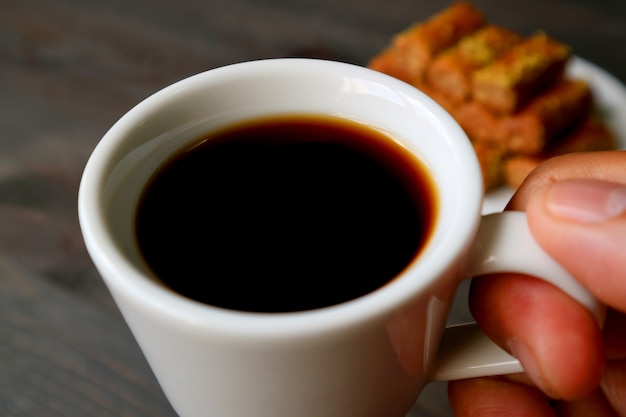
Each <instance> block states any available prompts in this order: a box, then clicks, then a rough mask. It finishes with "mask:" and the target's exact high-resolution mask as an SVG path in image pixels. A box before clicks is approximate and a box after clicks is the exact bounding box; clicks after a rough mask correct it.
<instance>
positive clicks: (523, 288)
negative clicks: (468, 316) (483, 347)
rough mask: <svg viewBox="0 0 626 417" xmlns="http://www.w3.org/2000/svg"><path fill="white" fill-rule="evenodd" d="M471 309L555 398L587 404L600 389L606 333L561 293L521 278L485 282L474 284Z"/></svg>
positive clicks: (503, 277) (502, 277)
mask: <svg viewBox="0 0 626 417" xmlns="http://www.w3.org/2000/svg"><path fill="white" fill-rule="evenodd" d="M470 309H471V311H472V314H473V315H474V317H475V318H476V320H477V322H478V323H479V324H480V326H481V327H482V328H483V330H484V332H485V333H486V334H487V335H488V336H489V337H490V338H492V339H493V340H494V341H495V342H496V343H497V344H498V345H500V346H502V347H503V348H504V349H507V350H508V351H509V352H511V353H512V354H513V355H514V356H515V357H517V358H518V359H519V360H520V362H521V363H522V366H523V367H524V369H525V371H526V373H527V374H528V377H529V378H530V379H531V380H532V381H533V382H534V383H535V384H536V385H537V386H538V387H540V388H541V389H542V390H543V391H544V392H545V393H546V394H547V395H549V396H550V397H552V398H562V399H573V398H581V397H583V396H585V395H587V394H588V393H590V392H592V391H594V390H595V389H596V388H597V386H598V385H599V383H600V380H601V377H602V369H603V363H604V356H603V353H604V352H603V348H602V335H601V333H600V330H599V328H598V326H597V324H596V322H595V319H594V318H593V316H592V315H591V314H590V313H589V312H588V311H587V310H585V309H584V308H583V307H581V306H580V305H579V304H578V303H577V302H576V301H574V300H573V299H572V298H570V297H569V296H568V295H566V294H565V293H563V292H562V291H560V290H559V289H557V288H556V287H554V286H552V285H550V284H548V283H545V282H544V281H540V280H538V279H536V278H532V277H525V276H520V275H512V274H507V275H504V274H500V275H493V276H486V277H481V278H478V279H474V280H473V282H472V287H471V291H470Z"/></svg>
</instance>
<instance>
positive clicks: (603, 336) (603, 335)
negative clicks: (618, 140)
mask: <svg viewBox="0 0 626 417" xmlns="http://www.w3.org/2000/svg"><path fill="white" fill-rule="evenodd" d="M507 208H508V209H515V210H525V211H526V212H527V216H528V222H529V226H530V229H531V232H532V233H533V235H534V237H535V239H536V240H537V241H538V243H539V244H540V245H541V246H542V247H543V248H544V249H545V250H546V251H547V252H548V253H549V254H550V255H551V256H552V257H553V258H554V259H555V260H557V261H558V262H559V263H560V264H561V265H562V266H563V267H565V268H566V269H567V270H568V271H569V272H570V273H571V274H572V275H573V276H574V277H575V278H576V279H577V280H579V281H580V282H581V283H582V284H583V285H584V286H585V287H587V289H588V290H589V291H591V293H592V294H594V295H595V297H597V298H598V299H599V300H600V301H601V302H603V303H604V304H606V305H607V306H608V307H609V309H608V314H607V319H606V322H605V324H604V327H603V329H602V330H601V329H600V328H599V326H598V325H597V323H596V322H595V319H594V318H593V317H592V315H591V314H590V313H589V312H587V311H586V310H585V309H584V308H583V307H581V306H580V305H579V304H578V303H576V302H575V301H573V300H572V299H571V298H569V297H568V296H567V295H565V294H564V293H562V292H560V290H558V289H556V288H555V287H553V286H551V285H550V284H546V283H545V282H543V281H539V280H538V279H535V278H531V277H526V276H520V275H513V274H509V275H498V276H487V277H481V278H479V279H476V280H474V281H473V283H472V289H471V292H470V308H471V310H472V313H473V314H474V317H475V318H476V320H477V322H478V323H479V324H480V325H481V327H482V328H483V330H484V331H485V333H486V334H487V335H488V336H490V337H491V338H492V339H493V340H494V341H495V342H496V343H498V344H499V345H500V346H502V347H503V348H504V349H506V350H508V351H509V352H511V353H512V354H513V355H514V356H516V357H517V358H518V359H519V360H520V362H521V363H522V365H523V366H524V369H525V370H526V373H525V374H518V375H509V376H503V377H488V378H477V379H471V380H464V381H455V382H451V383H450V385H449V397H450V403H451V405H452V409H453V410H454V413H455V415H456V416H459V417H470V416H481V417H489V416H498V417H503V416H537V417H543V416H551V417H554V416H568V417H569V416H571V417H577V416H581V417H583V416H584V417H599V416H602V417H604V416H620V417H624V416H626V152H623V151H612V152H597V153H589V154H571V155H566V156H563V157H559V158H555V159H552V160H549V161H548V162H546V163H544V164H543V165H542V166H540V167H539V168H538V169H536V170H535V171H534V172H533V173H532V174H531V175H530V176H529V177H528V178H527V180H526V181H525V182H524V184H523V185H522V186H521V187H520V189H519V190H518V191H517V193H516V194H515V196H514V197H513V198H512V199H511V201H510V203H509V205H508V207H507Z"/></svg>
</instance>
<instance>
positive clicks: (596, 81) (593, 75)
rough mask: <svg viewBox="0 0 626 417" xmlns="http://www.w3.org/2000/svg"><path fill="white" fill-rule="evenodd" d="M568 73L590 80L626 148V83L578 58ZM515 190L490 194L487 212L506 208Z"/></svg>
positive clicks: (605, 117)
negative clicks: (625, 84)
mask: <svg viewBox="0 0 626 417" xmlns="http://www.w3.org/2000/svg"><path fill="white" fill-rule="evenodd" d="M567 74H568V75H569V76H570V77H571V78H576V79H582V80H585V81H587V82H588V83H589V86H590V88H591V91H592V94H593V97H594V100H595V105H596V107H597V108H598V110H599V113H600V114H601V115H602V118H603V120H604V121H605V123H606V124H607V125H608V126H609V127H610V128H611V129H612V130H613V132H614V133H615V135H616V136H617V140H618V142H619V147H620V148H626V86H624V84H622V83H621V82H620V81H619V80H618V79H617V78H615V77H614V76H613V75H611V74H609V73H608V72H606V71H605V70H603V69H602V68H600V67H598V66H597V65H594V64H592V63H591V62H589V61H586V60H584V59H582V58H578V57H574V58H573V59H572V60H571V62H570V63H569V66H568V68H567ZM513 192H514V190H513V189H512V188H510V187H501V188H498V189H496V190H493V191H490V192H489V193H487V195H486V196H485V201H484V204H483V214H488V213H494V212H498V211H502V210H503V209H504V207H505V206H506V204H507V202H508V201H509V199H510V198H511V197H512V196H513Z"/></svg>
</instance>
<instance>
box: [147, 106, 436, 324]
mask: <svg viewBox="0 0 626 417" xmlns="http://www.w3.org/2000/svg"><path fill="white" fill-rule="evenodd" d="M435 207H436V196H435V193H434V191H433V186H432V182H431V179H430V177H429V176H428V174H427V173H426V171H425V169H424V168H423V166H422V165H421V164H420V163H419V162H418V161H417V160H416V159H415V157H414V156H412V155H411V154H410V153H409V152H407V151H406V150H405V149H404V148H403V147H402V146H401V145H399V144H397V143H396V142H395V141H393V140H392V139H391V138H389V137H388V136H387V135H385V134H383V133H381V132H379V131H377V130H374V129H372V128H369V127H366V126H362V125H360V124H357V123H355V122H351V121H346V120H342V119H337V118H331V117H321V116H313V115H301V116H281V117H274V118H267V119H259V120H255V121H249V122H246V123H242V124H238V125H236V126H233V127H229V128H227V129H224V130H222V131H219V132H217V133H213V134H211V135H210V136H208V137H206V138H203V139H202V140H200V141H198V142H197V143H195V144H194V145H193V146H191V147H189V148H188V149H186V150H185V151H183V152H181V153H179V154H177V155H175V156H173V157H172V158H171V159H170V160H169V161H167V162H166V163H165V164H164V165H163V166H162V167H161V168H159V170H158V171H157V172H156V173H155V175H154V176H153V177H152V179H151V180H150V182H149V183H148V184H147V186H146V188H145V190H144V192H143V194H142V196H141V199H140V203H139V206H138V209H137V213H136V236H137V242H138V245H139V248H140V251H141V252H142V254H143V256H144V258H145V261H146V262H147V264H148V265H149V266H150V268H151V269H152V270H153V271H154V273H155V275H157V276H158V277H159V278H160V279H161V280H162V281H163V282H164V283H165V284H166V285H167V286H169V287H170V288H171V289H173V290H174V291H177V292H178V293H180V294H182V295H184V296H186V297H189V298H192V299H194V300H197V301H201V302H204V303H207V304H210V305H214V306H218V307H223V308H227V309H235V310H242V311H252V312H288V311H301V310H310V309H316V308H321V307H326V306H330V305H335V304H338V303H342V302H345V301H348V300H352V299H354V298H357V297H360V296H363V295H365V294H368V293H370V292H372V291H374V290H376V289H377V288H380V287H381V286H383V285H385V284H386V283H387V282H389V281H390V280H392V279H393V278H394V277H395V276H397V275H398V274H399V273H400V272H401V271H402V270H403V269H404V268H405V267H406V266H407V265H408V264H409V263H411V261H412V260H413V259H414V258H415V257H416V256H417V254H419V252H420V250H421V248H422V247H423V246H424V245H425V243H426V241H427V240H428V237H429V234H430V232H431V229H432V228H433V224H434V220H435V219H434V218H435Z"/></svg>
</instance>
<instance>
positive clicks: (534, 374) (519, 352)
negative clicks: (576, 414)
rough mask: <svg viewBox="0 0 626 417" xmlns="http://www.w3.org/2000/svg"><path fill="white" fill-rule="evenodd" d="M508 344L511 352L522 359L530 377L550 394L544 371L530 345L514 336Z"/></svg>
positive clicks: (521, 361)
mask: <svg viewBox="0 0 626 417" xmlns="http://www.w3.org/2000/svg"><path fill="white" fill-rule="evenodd" d="M508 346H509V349H510V351H511V354H512V355H513V356H514V357H515V358H517V359H518V360H519V361H520V363H521V364H522V366H523V367H524V371H525V372H526V374H527V375H528V376H529V377H530V379H531V380H532V381H533V382H534V383H535V384H537V386H538V387H539V389H541V390H542V391H543V392H544V393H546V394H547V395H550V391H549V388H548V385H547V384H546V381H545V379H544V376H543V373H542V372H541V369H540V368H539V365H538V364H537V361H536V359H535V356H534V355H533V354H532V352H531V351H530V349H529V348H528V345H527V344H526V343H524V342H523V341H521V340H520V339H517V338H513V339H511V340H509V342H508Z"/></svg>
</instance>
